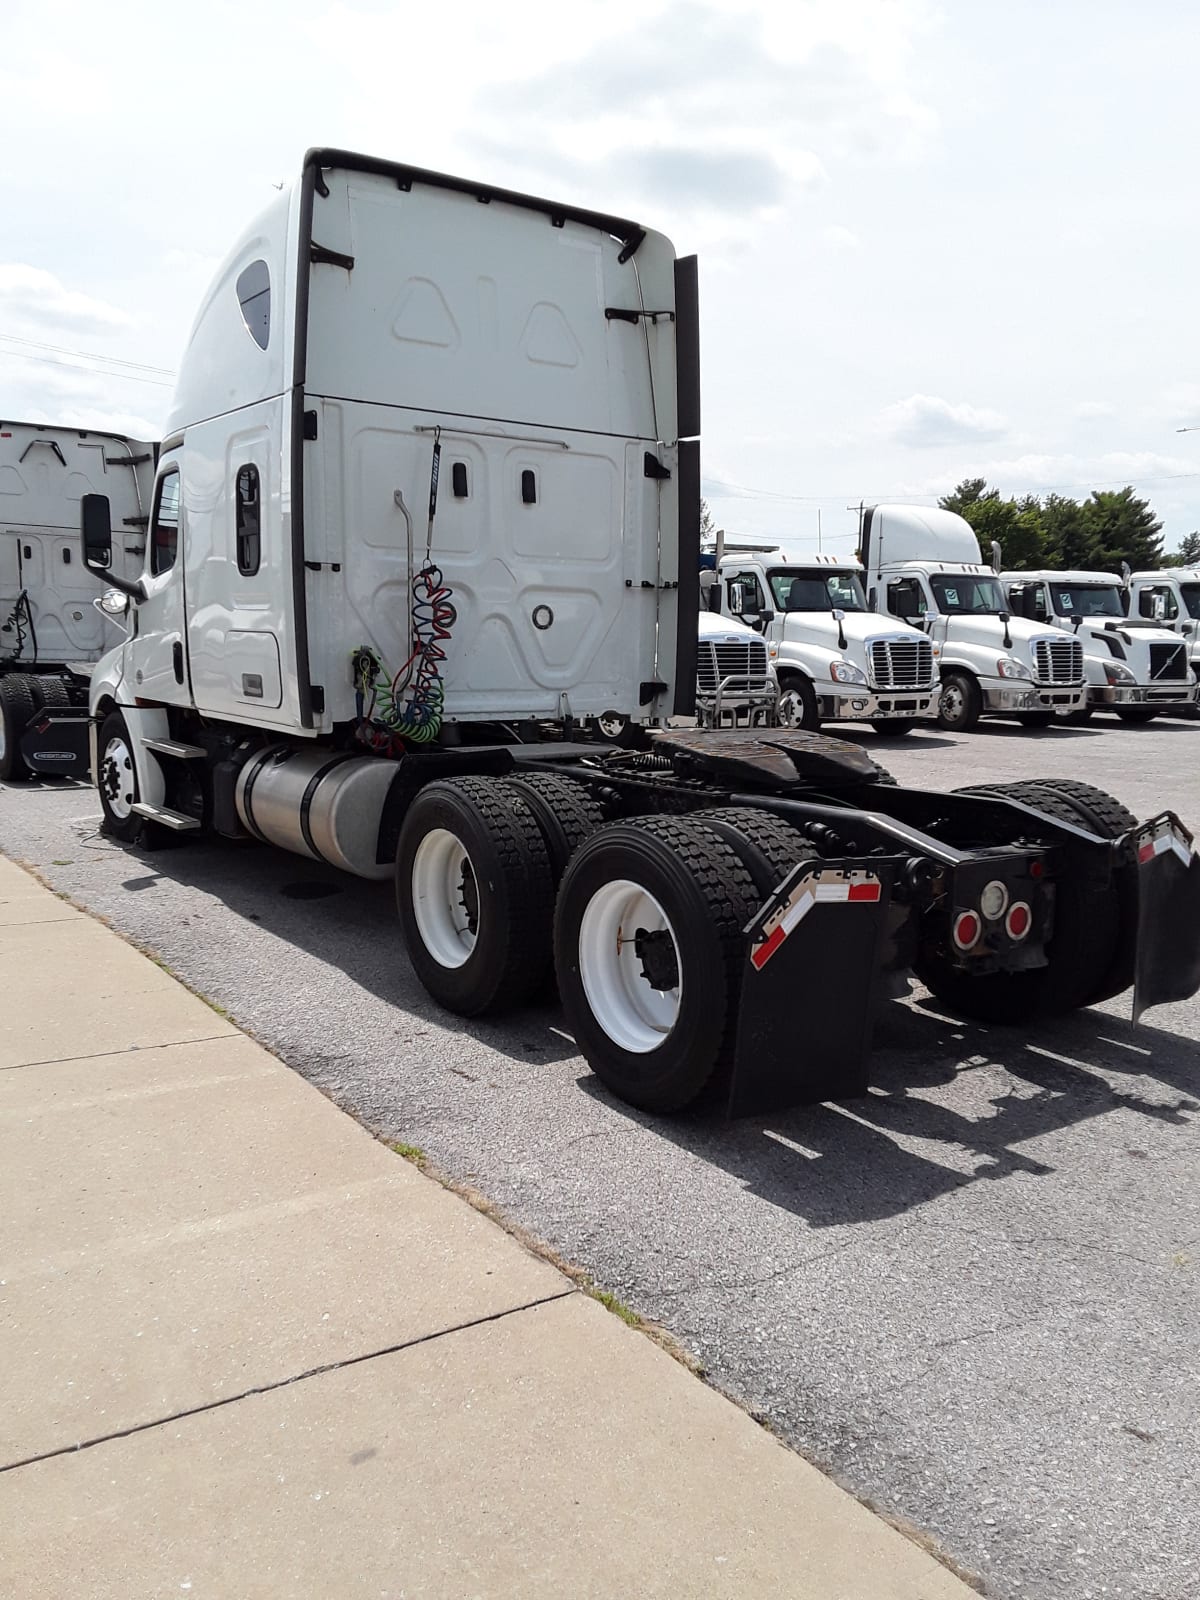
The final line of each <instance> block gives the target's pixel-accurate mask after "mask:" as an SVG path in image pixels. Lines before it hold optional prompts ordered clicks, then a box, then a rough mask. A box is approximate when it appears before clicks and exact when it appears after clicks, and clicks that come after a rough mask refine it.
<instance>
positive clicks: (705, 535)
mask: <svg viewBox="0 0 1200 1600" xmlns="http://www.w3.org/2000/svg"><path fill="white" fill-rule="evenodd" d="M716 544H717V525H716V523H715V522H714V521H713V514H712V512H711V511H710V510H709V508H708V501H707V500H706V499H705V498H704V497H703V495H701V497H700V548H701V549H702V550H707V549H708V548H709V547H710V546H711V547H712V548H713V549H715V548H716Z"/></svg>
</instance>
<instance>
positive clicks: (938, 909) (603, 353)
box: [82, 150, 1200, 1113]
mask: <svg viewBox="0 0 1200 1600" xmlns="http://www.w3.org/2000/svg"><path fill="white" fill-rule="evenodd" d="M698 320H699V319H698V309H697V294H696V270H695V260H694V258H690V259H686V260H679V261H677V260H676V258H675V252H674V250H673V248H672V246H671V244H670V242H669V241H668V240H667V239H665V238H663V237H662V235H660V234H656V233H653V232H650V231H648V230H647V229H646V228H644V227H642V226H640V225H639V224H637V223H635V222H631V221H628V220H626V219H623V218H619V217H612V216H607V215H603V214H601V213H597V212H591V211H586V210H583V209H581V208H579V207H577V206H571V205H563V204H559V203H557V202H551V201H545V200H540V199H536V198H533V197H531V196H527V195H518V194H513V193H511V192H508V191H504V190H499V189H495V188H491V187H489V186H488V185H486V184H480V183H475V182H467V181H465V180H461V179H457V178H449V177H446V176H444V175H441V174H437V173H430V172H423V171H420V170H417V169H414V168H412V167H408V166H404V165H400V164H396V163H390V162H384V161H378V160H374V159H371V158H367V157H363V156H356V155H351V154H349V153H347V152H344V151H336V150H318V151H311V152H310V153H309V155H308V156H307V157H306V159H305V162H304V166H303V171H302V175H301V178H300V181H299V182H298V183H297V184H295V185H294V186H293V187H290V188H288V189H286V190H284V191H283V192H282V193H281V194H280V195H279V197H278V198H277V199H276V200H275V201H274V202H273V204H272V205H271V206H270V207H269V209H268V210H267V211H266V212H265V213H264V214H263V215H262V216H261V217H259V218H258V219H257V220H256V221H255V222H254V223H253V225H252V226H251V227H250V228H249V229H248V230H247V231H246V232H245V234H243V236H242V238H241V239H240V240H239V241H238V243H237V244H236V246H235V247H234V249H233V252H232V254H231V255H230V256H229V257H228V259H227V260H226V261H225V263H224V265H223V266H222V267H221V268H220V270H219V272H218V274H217V277H216V280H215V282H214V284H213V286H212V288H211V290H210V291H209V293H208V295H207V296H206V297H205V299H204V302H203V305H202V307H201V310H200V314H199V317H198V319H197V321H196V324H195V327H194V329H193V332H192V335H191V340H190V343H189V345H188V347H187V349H186V351H185V353H184V356H183V360H182V363H181V368H180V375H179V381H178V387H177V390H176V393H175V399H174V403H173V407H172V413H171V419H170V424H169V429H170V431H169V433H168V436H167V438H166V439H165V440H164V441H163V445H162V450H161V455H160V459H159V463H158V472H157V478H156V482H155V486H154V495H153V500H152V509H151V527H150V538H149V540H148V548H147V552H146V561H145V564H144V567H143V569H142V572H141V574H140V575H139V576H138V577H137V578H136V579H134V580H132V581H125V582H124V583H123V586H122V587H123V590H124V593H125V595H126V596H127V598H128V600H129V603H130V608H131V612H132V615H131V618H130V622H131V631H130V636H129V637H128V638H127V639H126V640H125V641H124V642H123V643H122V644H121V645H119V646H118V647H117V648H115V649H113V650H111V651H110V652H109V653H108V654H107V655H106V656H105V658H104V659H103V660H102V661H101V662H100V663H99V664H98V666H97V667H96V670H95V672H94V674H93V678H92V685H91V711H92V715H93V718H94V721H95V730H96V739H97V760H96V763H95V766H96V772H97V781H98V788H99V795H100V804H101V807H102V809H103V812H104V817H105V825H106V827H107V829H108V830H109V832H110V833H112V834H113V835H114V836H116V837H117V838H119V839H123V840H127V841H131V842H132V841H134V840H135V839H136V838H137V836H138V835H139V833H140V832H141V831H142V830H143V829H145V828H149V829H151V830H161V829H167V830H172V831H174V832H175V833H178V834H180V835H181V836H183V837H184V838H187V837H194V836H196V835H199V834H203V833H211V834H216V835H218V836H226V837H230V838H236V839H241V840H246V839H247V838H249V839H251V840H260V841H263V842H268V843H271V844H275V845H278V846H281V847H282V848H284V849H287V850H291V851H294V852H296V853H297V854H298V855H300V856H302V857H305V858H307V859H308V860H309V861H310V862H320V863H325V864H328V866H330V867H334V868H341V869H343V870H345V871H348V872H351V873H356V874H358V875H359V876H361V877H364V878H376V879H384V878H386V879H391V880H393V881H394V883H395V889H396V898H397V904H398V910H399V917H400V924H401V928H402V931H403V938H404V943H405V946H406V947H407V951H408V955H409V959H410V961H411V963H412V966H413V968H414V969H415V971H416V973H417V975H418V977H419V978H420V980H421V982H422V983H423V984H424V985H425V987H426V989H427V990H428V991H429V993H430V994H431V995H433V996H434V997H435V998H436V999H437V1000H438V1001H439V1002H440V1003H441V1004H442V1005H443V1006H445V1007H447V1008H448V1009H449V1010H451V1011H455V1012H458V1013H461V1014H464V1015H475V1014H478V1013H481V1012H485V1011H490V1010H496V1009H499V1008H500V1007H503V1006H511V1005H515V1004H519V1003H521V1002H522V1001H524V1000H527V999H528V998H529V997H530V996H531V995H533V994H534V993H536V992H538V990H539V989H540V988H541V987H542V986H543V985H544V983H545V981H546V978H547V976H548V974H549V972H550V971H551V970H553V971H554V973H555V975H556V977H557V980H558V987H559V992H560V995H561V998H562V1003H563V1008H564V1012H565V1015H566V1022H567V1025H568V1027H569V1028H570V1030H571V1033H572V1037H573V1038H574V1039H575V1041H576V1043H577V1044H578V1047H579V1049H580V1051H581V1053H582V1054H583V1056H584V1057H585V1058H586V1059H587V1061H588V1062H589V1063H590V1065H591V1066H592V1067H593V1069H594V1070H595V1071H596V1073H597V1074H598V1075H599V1076H600V1078H601V1079H602V1080H603V1082H604V1083H605V1084H606V1085H607V1086H608V1087H609V1088H610V1089H611V1090H612V1091H613V1092H614V1093H615V1094H617V1095H620V1096H622V1097H623V1098H625V1099H626V1100H628V1101H630V1102H632V1103H634V1104H636V1105H639V1106H642V1107H645V1108H647V1109H650V1110H654V1111H660V1112H666V1111H672V1110H677V1109H678V1108H680V1107H682V1106H685V1105H688V1104H690V1103H692V1102H694V1101H696V1100H698V1099H700V1098H701V1097H707V1098H708V1099H709V1100H710V1101H711V1100H714V1099H716V1098H717V1097H720V1098H721V1099H723V1101H724V1104H725V1105H726V1107H727V1108H728V1109H729V1111H730V1112H731V1113H739V1112H742V1111H747V1110H750V1109H754V1108H759V1109H762V1108H765V1107H768V1106H778V1105H780V1104H784V1103H789V1102H793V1101H797V1100H808V1099H824V1098H827V1097H830V1096H833V1095H844V1094H847V1093H854V1092H864V1091H865V1088H866V1062H867V1057H868V1053H869V1046H870V1031H871V1018H872V1015H873V1011H874V1001H875V999H876V998H877V996H879V995H880V994H881V993H883V992H885V991H886V989H887V988H888V987H890V984H891V981H892V979H893V976H894V975H895V974H898V973H901V972H904V971H906V970H909V969H912V970H915V971H916V972H917V973H918V974H919V975H920V976H921V977H922V979H923V980H924V981H925V983H926V984H928V985H929V987H930V988H931V989H932V990H933V991H934V992H935V993H937V994H939V995H941V996H943V997H944V998H945V999H946V1001H947V1003H953V1004H954V1005H956V1006H961V1007H963V1008H964V1009H965V1010H967V1011H968V1012H970V1013H971V1014H974V1015H981V1016H984V1015H986V1016H991V1017H997V1018H1001V1019H1002V1018H1005V1017H1007V1018H1009V1019H1010V1020H1012V1021H1020V1022H1021V1023H1023V1024H1027V1023H1028V1021H1029V1019H1030V1018H1031V1017H1032V1016H1034V1015H1037V1014H1039V1013H1043V1014H1047V1013H1051V1012H1058V1011H1064V1010H1070V1009H1072V1008H1074V1007H1077V1006H1080V1005H1088V1004H1091V1003H1092V1002H1093V1001H1095V1000H1098V999H1101V998H1103V997H1105V996H1108V995H1111V994H1115V993H1118V992H1119V991H1120V990H1121V989H1123V988H1126V987H1128V985H1129V984H1130V983H1132V982H1136V985H1137V989H1136V993H1137V1004H1138V1006H1139V1007H1144V1006H1146V1005H1149V1004H1155V1003H1157V1002H1158V1001H1160V1000H1164V999H1173V998H1177V997H1180V996H1182V995H1185V994H1191V993H1193V992H1194V991H1195V989H1196V988H1197V987H1198V986H1200V881H1198V880H1200V869H1198V868H1197V867H1196V865H1195V862H1194V857H1193V855H1192V853H1191V849H1190V843H1189V836H1188V835H1187V833H1186V831H1185V830H1184V829H1183V827H1182V825H1181V824H1180V823H1179V822H1178V821H1177V819H1175V818H1174V817H1172V816H1171V815H1170V814H1169V813H1162V814H1160V815H1159V816H1157V817H1155V818H1154V819H1152V820H1151V821H1149V822H1147V823H1144V824H1141V825H1139V824H1138V823H1136V821H1135V819H1134V818H1132V817H1131V816H1130V815H1129V814H1128V813H1127V812H1125V811H1124V809H1123V808H1122V807H1120V806H1119V805H1118V804H1117V803H1116V802H1115V801H1112V800H1110V799H1109V798H1107V797H1106V796H1103V795H1100V794H1099V793H1098V791H1096V790H1092V789H1090V788H1088V787H1087V786H1086V785H1081V784H1075V783H1069V782H1065V781H1064V782H1055V781H1054V780H1046V781H1045V782H1044V783H1039V784H1017V785H1000V786H998V787H994V788H992V789H990V790H989V791H988V792H987V793H986V794H978V793H960V794H953V795H936V796H932V797H931V796H930V795H927V794H925V793H923V792H921V791H907V790H904V789H902V788H899V787H897V786H895V785H893V784H890V783H886V782H883V781H881V780H882V778H883V776H884V775H883V774H881V772H880V770H879V769H878V768H877V767H876V766H875V764H874V763H873V762H872V761H871V759H870V758H869V757H868V756H867V755H866V753H865V752H864V751H863V750H861V749H860V748H858V747H856V746H852V745H847V744H843V743H842V742H841V741H839V740H836V739H827V738H824V737H823V736H822V735H820V734H816V733H810V732H806V731H802V730H796V729H776V730H765V731H763V730H742V729H739V730H712V729H698V728H675V727H669V726H666V725H665V724H666V722H667V719H668V718H669V717H670V716H671V715H672V714H674V715H677V716H680V717H684V716H689V715H691V714H692V713H693V710H694V699H695V676H696V629H697V616H698V611H699V593H698V590H699V583H698V574H699V565H700V496H699V487H700V476H699V465H700V463H699V445H698V433H699V364H698V349H699V346H698ZM110 510H111V508H110V505H109V503H108V501H107V500H106V499H105V497H103V496H99V495H90V496H86V497H85V498H84V501H83V507H82V543H83V549H84V552H85V554H86V557H87V562H88V565H90V566H91V567H93V568H94V569H95V571H96V573H97V576H98V577H100V578H101V579H102V580H103V579H105V578H107V579H109V581H111V579H112V577H113V574H112V572H111V571H110V569H109V568H108V552H109V550H110V549H111V543H112V530H111V527H110ZM1056 637H1057V635H1056ZM609 713H611V715H612V716H613V717H624V718H625V719H626V720H627V722H628V723H629V724H630V726H631V727H632V728H634V729H635V730H638V729H640V730H641V731H640V733H639V734H638V739H639V747H637V748H621V747H616V748H614V747H613V746H612V745H611V744H609V745H605V744H602V743H599V742H596V741H592V740H587V739H582V738H580V736H579V735H580V731H581V725H583V724H586V723H588V722H591V721H593V720H598V719H601V718H603V717H605V716H606V715H607V714H609ZM178 870H184V868H183V866H181V867H180V869H178ZM1139 907H1140V913H1141V920H1140V921H1139ZM1167 922H1169V923H1170V924H1171V927H1172V937H1171V939H1170V940H1169V941H1168V942H1167V943H1166V944H1165V945H1164V947H1163V949H1162V950H1160V949H1159V941H1158V940H1157V938H1154V939H1150V938H1149V935H1146V934H1144V933H1143V931H1142V930H1144V929H1145V928H1147V927H1149V928H1152V929H1156V928H1157V927H1158V926H1159V924H1160V923H1162V924H1164V925H1165V924H1166V923H1167ZM298 1003H302V1001H298ZM798 1016H802V1017H803V1022H804V1026H803V1030H802V1035H803V1043H802V1047H798V1044H797V1039H798V1034H797V1031H796V1026H795V1024H796V1018H797V1017H798Z"/></svg>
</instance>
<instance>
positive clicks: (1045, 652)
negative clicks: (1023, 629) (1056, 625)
mask: <svg viewBox="0 0 1200 1600" xmlns="http://www.w3.org/2000/svg"><path fill="white" fill-rule="evenodd" d="M1033 665H1034V670H1035V671H1036V673H1037V677H1038V682H1039V683H1078V682H1079V680H1080V679H1081V678H1082V677H1083V646H1082V645H1081V644H1080V642H1079V640H1078V639H1036V640H1035V641H1034V645H1033Z"/></svg>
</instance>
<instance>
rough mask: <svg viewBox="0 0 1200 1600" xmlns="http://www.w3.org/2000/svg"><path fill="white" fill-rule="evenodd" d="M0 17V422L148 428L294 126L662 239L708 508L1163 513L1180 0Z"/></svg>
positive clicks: (1198, 378) (1186, 336)
mask: <svg viewBox="0 0 1200 1600" xmlns="http://www.w3.org/2000/svg"><path fill="white" fill-rule="evenodd" d="M4 42H5V48H4V51H3V53H2V54H0V138H2V143H3V148H5V149H6V150H7V151H8V152H9V154H8V158H7V160H6V162H5V163H4V167H3V170H2V171H0V205H2V209H0V217H2V218H3V223H2V226H0V416H4V417H7V418H9V419H11V420H26V419H28V420H34V421H45V422H61V423H65V424H70V425H76V426H81V427H82V426H92V427H108V428H113V429H115V430H117V431H122V432H129V433H133V434H135V435H138V436H140V437H145V438H148V437H157V436H158V435H159V434H160V432H161V429H162V422H163V418H164V416H165V414H166V410H167V405H168V401H169V398H170V385H171V375H172V373H173V371H174V369H175V367H176V365H177V363H178V361H179V359H180V355H181V352H182V350H183V347H184V343H185V341H186V338H187V334H188V330H189V327H190V325H191V321H192V317H193V315H194V312H195V309H196V306H197V304H198V302H199V300H200V297H201V295H202V293H203V291H204V289H205V287H206V284H207V282H208V279H209V277H210V275H211V273H212V272H213V270H214V269H215V267H216V265H217V263H218V262H219V261H220V259H221V258H222V257H223V255H224V254H225V252H226V250H227V248H228V246H229V245H230V244H231V243H232V241H233V239H234V238H235V237H236V235H237V234H238V233H239V232H240V230H241V228H242V227H243V226H244V224H245V223H246V222H247V221H248V220H249V219H250V218H251V217H252V216H253V215H254V213H255V212H256V211H257V210H258V209H259V208H260V207H261V206H263V205H264V204H265V203H266V202H267V201H269V200H270V198H271V196H272V193H273V190H272V187H271V186H272V185H273V184H279V183H280V182H282V181H285V180H288V179H290V178H292V177H293V176H294V175H295V174H296V173H297V172H298V170H299V166H300V161H301V157H302V155H303V152H304V150H305V149H306V148H308V147H309V146H310V145H333V146H340V147H343V148H349V149H355V150H362V151H367V152H370V153H372V154H376V155H381V156H385V157H389V158H393V159H397V160H403V161H410V162H412V163H413V164H414V165H421V166H427V167H434V168H438V169H440V170H442V171H447V172H456V173H461V174H463V175H465V176H468V177H471V178H478V179H480V180H483V181H486V182H490V183H494V184H498V185H502V186H506V187H510V188H518V189H525V190H528V191H531V192H533V193H538V194H543V195H548V196H551V197H555V198H562V199H563V200H565V201H570V202H574V203H576V204H579V205H584V206H589V207H594V208H596V209H599V210H605V211H610V212H615V213H618V214H621V215H626V216H634V217H637V218H638V219H639V220H640V221H642V222H644V223H646V224H647V225H648V226H651V227H655V228H659V229H661V230H663V231H665V232H666V233H668V234H669V235H670V237H671V238H672V239H673V240H674V242H675V245H676V247H677V249H678V250H679V252H680V253H681V254H684V253H691V252H693V251H695V252H697V253H698V254H699V257H700V293H701V352H702V355H701V372H702V395H703V413H704V436H703V487H704V492H705V494H706V496H707V498H708V501H709V504H710V507H711V509H712V512H713V514H714V518H715V520H716V521H717V523H718V525H720V526H722V527H724V528H725V529H726V530H727V531H729V532H732V533H745V534H753V535H759V534H770V535H772V536H778V537H780V538H781V539H784V538H786V539H787V540H789V541H790V542H792V543H797V544H805V543H810V544H812V545H814V546H815V545H816V543H817V540H818V538H819V539H820V540H821V543H822V547H823V548H825V549H827V550H831V551H848V550H850V549H852V548H853V544H854V540H855V537H856V525H857V518H856V515H855V513H853V512H852V511H851V510H850V509H849V508H850V507H851V506H854V505H856V504H857V502H858V501H859V500H860V499H865V500H867V501H868V502H881V501H885V500H896V499H903V500H909V501H914V502H925V503H933V502H934V501H935V500H936V498H937V496H938V495H939V494H943V493H945V492H946V491H947V490H949V489H951V488H952V487H953V486H954V485H955V484H956V483H957V482H959V481H960V480H961V479H962V478H964V477H985V478H986V479H988V481H989V482H990V483H992V484H994V485H995V486H996V487H998V488H1000V489H1001V490H1002V491H1003V492H1004V493H1006V494H1007V493H1017V494H1019V493H1024V492H1027V491H1032V492H1035V493H1041V492H1044V491H1047V490H1050V489H1056V490H1061V491H1062V492H1065V493H1068V494H1072V495H1075V496H1076V497H1077V498H1083V497H1084V496H1086V494H1087V493H1089V492H1090V491H1091V490H1092V489H1093V488H1097V487H1113V488H1117V487H1120V486H1121V485H1123V484H1125V483H1132V484H1133V485H1134V486H1135V487H1136V488H1137V490H1138V492H1139V493H1142V494H1145V495H1146V496H1147V497H1148V498H1149V499H1150V501H1151V503H1152V504H1153V505H1154V507H1155V508H1156V510H1157V512H1158V514H1159V515H1160V516H1161V517H1162V519H1163V521H1164V524H1165V533H1164V537H1165V542H1166V547H1167V548H1168V549H1169V548H1171V546H1172V544H1173V543H1177V542H1178V539H1179V538H1180V537H1181V536H1182V535H1184V534H1186V533H1188V532H1190V531H1191V530H1193V529H1195V528H1200V361H1198V356H1200V351H1198V348H1197V345H1198V341H1197V334H1196V327H1197V315H1196V312H1197V300H1198V299H1200V273H1198V271H1197V263H1198V262H1200V211H1198V210H1197V207H1196V205H1195V201H1194V192H1195V188H1196V182H1197V176H1198V174H1197V170H1196V169H1197V164H1198V163H1200V97H1198V96H1197V95H1196V92H1195V82H1196V79H1197V74H1198V69H1200V25H1198V24H1197V21H1196V18H1195V11H1194V6H1192V4H1191V3H1190V0H1178V3H1176V0H1142V3H1141V4H1139V5H1138V6H1136V7H1135V6H1133V5H1132V4H1131V3H1129V0H1006V3H1005V4H1004V5H997V4H987V5H985V4H982V3H980V0H945V3H942V4H936V3H934V0H790V3H786V4H783V3H766V0H756V3H752V0H745V3H740V0H642V3H641V4H638V5H634V4H632V3H628V0H602V3H596V0H558V3H547V0H507V3H506V4H504V5H503V6H500V5H496V4H494V3H491V4H487V5H484V4H477V3H475V0H460V3H459V4H457V5H455V6H453V7H448V6H438V5H421V6H418V5H412V4H410V5H397V4H384V3H357V4H333V5H331V4H318V3H312V0H287V4H283V3H277V0H258V3H256V4H255V5H253V6H250V5H246V4H244V3H243V4H240V5H231V4H226V3H224V0H208V3H206V5H205V6H204V7H203V8H200V7H195V8H191V7H189V8H186V9H183V8H167V7H162V6H154V5H150V4H129V3H123V0H109V3H108V4H106V5H104V6H95V5H82V4H78V3H75V0H63V3H60V4H58V5H56V6H54V7H53V8H47V7H46V6H45V5H44V4H29V3H26V0H4ZM98 358H103V359H98ZM1188 427H1194V428H1196V429H1197V430H1198V431H1197V432H1195V433H1194V434H1189V433H1181V432H1179V431H1178V430H1179V429H1182V428H1188Z"/></svg>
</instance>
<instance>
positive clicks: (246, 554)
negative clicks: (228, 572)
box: [236, 465, 262, 578]
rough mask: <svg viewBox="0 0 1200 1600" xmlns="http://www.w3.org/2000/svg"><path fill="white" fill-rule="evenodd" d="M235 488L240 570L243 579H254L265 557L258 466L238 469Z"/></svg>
mask: <svg viewBox="0 0 1200 1600" xmlns="http://www.w3.org/2000/svg"><path fill="white" fill-rule="evenodd" d="M236 490H237V492H236V502H237V511H236V522H237V564H238V571H239V572H240V573H241V574H242V576H243V578H252V577H253V576H254V574H255V573H256V572H257V571H258V567H259V562H260V561H261V560H262V497H261V495H260V493H259V480H258V468H257V467H256V466H252V465H251V466H245V467H239V468H238V470H237V479H236Z"/></svg>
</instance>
